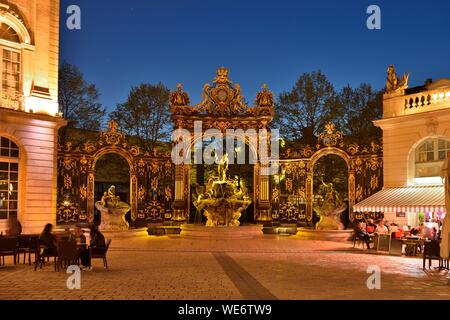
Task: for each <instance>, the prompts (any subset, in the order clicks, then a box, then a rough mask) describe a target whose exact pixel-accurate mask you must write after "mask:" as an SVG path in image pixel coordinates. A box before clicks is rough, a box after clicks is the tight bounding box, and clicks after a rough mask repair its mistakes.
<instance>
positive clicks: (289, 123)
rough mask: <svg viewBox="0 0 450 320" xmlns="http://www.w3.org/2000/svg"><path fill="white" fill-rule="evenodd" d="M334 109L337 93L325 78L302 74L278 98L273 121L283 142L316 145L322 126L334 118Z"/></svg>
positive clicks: (315, 74)
mask: <svg viewBox="0 0 450 320" xmlns="http://www.w3.org/2000/svg"><path fill="white" fill-rule="evenodd" d="M336 107H337V104H336V93H335V90H334V87H333V85H332V84H331V83H330V82H329V81H328V79H327V78H326V76H325V75H324V74H323V73H322V72H320V71H315V72H312V73H304V74H302V75H301V76H300V78H299V79H298V80H297V82H296V83H295V86H294V87H293V88H292V90H291V91H290V92H283V93H282V94H281V95H280V97H279V103H278V106H277V117H276V119H275V121H276V124H277V125H278V126H279V127H280V129H281V134H282V135H283V136H284V137H285V138H286V139H288V140H290V141H294V142H301V143H302V144H309V145H315V143H316V139H317V136H318V134H319V133H320V132H321V130H322V129H323V128H324V126H325V124H326V123H327V122H328V121H329V120H331V119H334V118H336V115H337V111H338V110H337V108H336Z"/></svg>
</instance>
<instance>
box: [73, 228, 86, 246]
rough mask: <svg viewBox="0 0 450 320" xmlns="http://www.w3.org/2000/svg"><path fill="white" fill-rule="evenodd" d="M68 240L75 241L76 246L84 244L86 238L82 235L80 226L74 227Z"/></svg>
mask: <svg viewBox="0 0 450 320" xmlns="http://www.w3.org/2000/svg"><path fill="white" fill-rule="evenodd" d="M69 240H71V241H75V242H76V243H77V244H86V236H85V235H84V231H83V229H81V227H80V226H76V227H75V230H74V232H73V234H72V236H71V237H70V238H69Z"/></svg>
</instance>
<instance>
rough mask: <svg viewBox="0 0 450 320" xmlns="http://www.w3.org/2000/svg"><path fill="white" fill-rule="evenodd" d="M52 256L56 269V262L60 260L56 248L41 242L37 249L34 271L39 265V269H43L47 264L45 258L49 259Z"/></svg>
mask: <svg viewBox="0 0 450 320" xmlns="http://www.w3.org/2000/svg"><path fill="white" fill-rule="evenodd" d="M50 258H53V261H54V268H55V271H56V262H57V260H58V254H57V249H56V248H46V247H44V246H42V245H40V244H39V248H38V250H37V251H36V259H35V263H34V271H36V270H37V267H38V265H39V269H42V266H43V265H44V264H45V260H46V259H47V260H49V259H50Z"/></svg>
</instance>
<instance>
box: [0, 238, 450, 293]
mask: <svg viewBox="0 0 450 320" xmlns="http://www.w3.org/2000/svg"><path fill="white" fill-rule="evenodd" d="M112 238H113V241H112V244H111V249H110V252H109V254H108V263H109V267H110V268H109V269H108V270H104V269H103V267H102V262H101V261H94V270H93V271H82V275H81V290H69V289H67V286H66V281H67V278H68V275H67V274H66V273H65V272H64V271H62V272H59V273H57V272H54V271H53V264H51V263H50V264H49V265H46V266H44V268H43V269H42V270H39V269H38V271H36V272H35V271H34V269H33V267H32V266H28V265H23V264H20V265H16V266H14V265H13V264H12V261H11V258H8V257H7V258H6V266H2V267H0V299H34V300H40V299H58V300H59V299H68V300H70V299H194V300H195V299H230V300H239V299H420V300H424V299H450V286H449V285H448V280H447V276H448V274H447V272H444V271H441V272H439V271H437V270H434V269H432V270H431V271H427V272H423V271H422V260H421V259H417V258H406V257H393V256H386V255H378V254H368V253H367V251H363V250H361V249H353V248H352V245H351V244H349V243H334V242H321V241H301V240H297V239H292V238H287V237H284V238H283V237H275V236H265V237H263V238H262V239H255V240H227V241H207V240H189V239H182V238H179V237H170V238H169V237H162V238H156V237H148V236H146V235H145V234H144V233H139V234H136V236H135V237H133V238H115V237H112ZM435 263H436V262H435ZM372 265H375V266H379V267H380V268H381V289H380V290H369V289H368V288H367V285H366V283H367V279H368V277H369V276H370V274H368V273H367V268H368V267H369V266H372Z"/></svg>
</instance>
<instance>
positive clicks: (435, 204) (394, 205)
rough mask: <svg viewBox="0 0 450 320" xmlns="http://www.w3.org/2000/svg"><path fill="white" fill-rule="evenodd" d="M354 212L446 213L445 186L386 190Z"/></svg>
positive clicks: (358, 205) (360, 205)
mask: <svg viewBox="0 0 450 320" xmlns="http://www.w3.org/2000/svg"><path fill="white" fill-rule="evenodd" d="M353 210H354V211H356V212H408V211H413V212H431V211H442V212H444V211H445V194H444V186H415V187H404V188H385V189H383V190H381V191H379V192H377V193H375V194H374V195H372V196H370V197H369V198H367V199H365V200H363V201H361V202H360V203H358V204H356V205H355V206H354V209H353Z"/></svg>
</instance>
